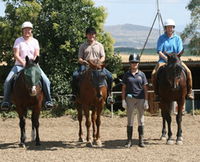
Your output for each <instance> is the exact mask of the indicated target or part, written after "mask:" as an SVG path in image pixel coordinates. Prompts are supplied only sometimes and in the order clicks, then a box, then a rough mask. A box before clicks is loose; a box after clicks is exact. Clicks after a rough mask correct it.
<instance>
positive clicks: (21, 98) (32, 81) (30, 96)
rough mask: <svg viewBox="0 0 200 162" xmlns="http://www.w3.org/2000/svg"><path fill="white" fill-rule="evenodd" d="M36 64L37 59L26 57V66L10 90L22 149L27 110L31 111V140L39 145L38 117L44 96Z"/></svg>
mask: <svg viewBox="0 0 200 162" xmlns="http://www.w3.org/2000/svg"><path fill="white" fill-rule="evenodd" d="M37 63H38V57H37V58H36V59H35V61H33V60H29V58H28V57H26V66H25V68H24V69H23V70H22V71H20V73H19V75H18V77H17V78H16V80H15V82H14V85H13V90H12V101H13V103H14V104H15V105H16V111H17V113H18V116H19V119H20V123H19V126H20V130H21V138H20V146H22V147H25V139H26V134H25V118H26V116H27V110H28V108H31V109H32V116H31V120H32V140H35V142H36V145H40V138H39V115H40V110H41V107H42V102H43V96H44V94H43V91H42V88H41V84H40V78H41V71H40V68H39V67H38V64H37ZM35 133H36V136H35Z"/></svg>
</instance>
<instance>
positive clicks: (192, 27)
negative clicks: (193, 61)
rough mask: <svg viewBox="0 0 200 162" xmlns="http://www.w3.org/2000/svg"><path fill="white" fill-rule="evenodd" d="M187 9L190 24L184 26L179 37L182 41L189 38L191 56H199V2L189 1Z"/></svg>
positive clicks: (195, 0) (196, 0) (197, 0)
mask: <svg viewBox="0 0 200 162" xmlns="http://www.w3.org/2000/svg"><path fill="white" fill-rule="evenodd" d="M187 9H188V10H190V11H191V23H190V24H189V25H187V26H186V28H185V29H184V31H183V33H182V34H181V37H182V38H183V40H185V39H186V38H190V42H189V49H190V51H191V54H192V55H198V56H200V1H199V0H191V1H190V3H189V4H188V6H187Z"/></svg>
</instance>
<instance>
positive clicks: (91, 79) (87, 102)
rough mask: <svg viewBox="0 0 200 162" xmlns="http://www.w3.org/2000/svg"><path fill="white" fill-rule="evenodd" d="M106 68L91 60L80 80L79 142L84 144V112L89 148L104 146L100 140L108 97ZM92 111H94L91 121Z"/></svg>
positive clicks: (78, 100)
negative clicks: (91, 133) (103, 113)
mask: <svg viewBox="0 0 200 162" xmlns="http://www.w3.org/2000/svg"><path fill="white" fill-rule="evenodd" d="M104 66H105V65H104V64H102V63H101V62H100V61H92V60H89V61H88V65H87V68H86V70H85V71H84V72H83V74H82V75H81V78H80V84H79V85H80V94H79V97H78V99H77V103H78V108H77V110H78V121H79V141H80V142H84V139H83V131H82V118H83V112H84V115H85V118H86V122H85V125H86V128H87V137H86V140H87V144H86V146H88V147H92V146H93V145H97V146H98V147H101V146H102V143H101V140H100V124H101V118H100V117H101V112H102V110H103V108H104V105H105V102H106V97H107V85H106V81H105V74H104V73H103V71H102V70H103V68H104ZM90 110H91V111H92V114H91V119H90ZM91 120H92V127H93V141H92V140H91V137H90V126H91Z"/></svg>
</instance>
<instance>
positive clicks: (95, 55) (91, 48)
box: [72, 27, 113, 100]
mask: <svg viewBox="0 0 200 162" xmlns="http://www.w3.org/2000/svg"><path fill="white" fill-rule="evenodd" d="M86 38H87V41H86V42H85V43H83V44H81V46H80V48H79V54H78V63H80V64H81V66H80V68H79V69H78V70H77V71H75V72H74V73H73V80H72V94H73V100H75V98H76V96H77V95H78V93H79V86H78V81H79V76H80V73H81V72H82V71H84V70H85V65H87V64H88V62H87V61H88V60H100V61H101V62H104V61H105V52H104V47H103V45H102V44H101V43H99V42H98V41H97V40H96V30H95V28H93V27H89V28H87V29H86ZM103 72H104V73H105V75H106V80H107V84H108V93H109V94H110V93H111V89H112V82H113V78H112V74H111V72H109V71H108V70H107V69H106V68H103Z"/></svg>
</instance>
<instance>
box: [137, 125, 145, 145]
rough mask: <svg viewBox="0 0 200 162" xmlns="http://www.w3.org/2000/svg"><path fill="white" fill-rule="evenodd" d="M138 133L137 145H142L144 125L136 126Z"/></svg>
mask: <svg viewBox="0 0 200 162" xmlns="http://www.w3.org/2000/svg"><path fill="white" fill-rule="evenodd" d="M138 133H139V144H138V145H139V146H140V147H144V146H145V145H144V141H143V136H144V126H139V127H138Z"/></svg>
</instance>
